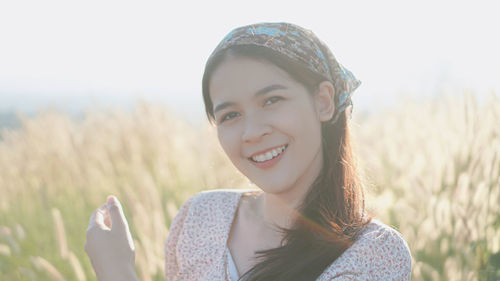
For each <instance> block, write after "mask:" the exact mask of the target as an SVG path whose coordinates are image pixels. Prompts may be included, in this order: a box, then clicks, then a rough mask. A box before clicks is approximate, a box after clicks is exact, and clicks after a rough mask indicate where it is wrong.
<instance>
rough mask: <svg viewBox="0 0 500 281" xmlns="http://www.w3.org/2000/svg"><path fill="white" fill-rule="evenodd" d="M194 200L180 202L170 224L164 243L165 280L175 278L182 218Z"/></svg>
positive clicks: (182, 223)
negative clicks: (179, 206)
mask: <svg viewBox="0 0 500 281" xmlns="http://www.w3.org/2000/svg"><path fill="white" fill-rule="evenodd" d="M193 201H194V197H191V198H190V199H188V200H187V201H186V202H184V204H182V206H181V208H180V209H179V212H178V213H177V215H176V216H175V217H174V219H173V220H172V223H171V224H170V230H169V235H168V238H167V241H166V243H165V277H166V280H167V281H173V280H176V278H177V277H176V276H177V275H178V272H179V267H178V263H177V242H178V239H179V235H180V234H181V231H182V228H183V226H184V220H185V219H186V216H187V214H188V210H189V207H190V206H191V204H192V203H193Z"/></svg>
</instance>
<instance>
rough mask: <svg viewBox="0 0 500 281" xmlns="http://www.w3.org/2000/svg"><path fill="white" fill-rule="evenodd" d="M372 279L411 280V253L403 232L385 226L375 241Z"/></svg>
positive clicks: (371, 268)
mask: <svg viewBox="0 0 500 281" xmlns="http://www.w3.org/2000/svg"><path fill="white" fill-rule="evenodd" d="M373 242H374V243H373V246H374V247H373V252H372V253H373V256H372V259H371V267H370V272H369V273H370V274H369V275H370V276H371V278H372V279H371V280H380V281H382V280H392V281H407V280H408V281H409V280H410V278H411V267H412V265H411V263H412V261H411V254H410V249H409V248H408V245H407V244H406V241H405V240H404V239H403V237H402V236H401V234H399V232H397V231H396V230H394V229H392V228H390V227H384V228H383V230H382V231H381V234H380V235H379V236H377V237H376V238H375V239H374V241H373Z"/></svg>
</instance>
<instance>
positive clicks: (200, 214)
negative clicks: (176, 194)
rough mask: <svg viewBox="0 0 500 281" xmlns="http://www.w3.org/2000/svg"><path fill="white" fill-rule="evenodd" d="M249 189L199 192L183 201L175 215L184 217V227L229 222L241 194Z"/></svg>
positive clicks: (198, 227)
mask: <svg viewBox="0 0 500 281" xmlns="http://www.w3.org/2000/svg"><path fill="white" fill-rule="evenodd" d="M251 191H252V190H246V189H214V190H207V191H202V192H199V193H197V194H195V195H193V196H192V197H191V198H189V199H188V200H186V202H184V204H183V205H182V206H181V208H180V209H179V213H178V214H177V216H180V217H184V218H185V219H184V221H183V224H184V226H185V227H187V226H196V227H194V228H193V229H200V227H211V226H213V225H216V224H218V225H220V224H230V223H231V221H232V218H233V214H234V212H235V210H236V208H237V207H238V202H239V200H240V198H241V196H242V195H243V194H245V193H247V192H251Z"/></svg>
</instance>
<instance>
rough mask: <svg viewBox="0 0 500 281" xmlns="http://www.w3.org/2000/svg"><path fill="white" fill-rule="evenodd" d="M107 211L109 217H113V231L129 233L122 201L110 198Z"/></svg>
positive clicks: (113, 197) (111, 196)
mask: <svg viewBox="0 0 500 281" xmlns="http://www.w3.org/2000/svg"><path fill="white" fill-rule="evenodd" d="M107 209H108V212H109V216H110V217H111V231H123V232H127V231H128V224H127V219H126V218H125V215H124V214H123V209H122V206H121V204H120V201H118V199H117V198H116V197H115V196H113V195H110V196H108V199H107Z"/></svg>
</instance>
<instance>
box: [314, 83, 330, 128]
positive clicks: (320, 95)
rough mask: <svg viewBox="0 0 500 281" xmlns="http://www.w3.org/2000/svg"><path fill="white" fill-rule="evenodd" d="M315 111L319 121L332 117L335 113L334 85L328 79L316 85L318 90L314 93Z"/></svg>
mask: <svg viewBox="0 0 500 281" xmlns="http://www.w3.org/2000/svg"><path fill="white" fill-rule="evenodd" d="M314 103H315V105H316V113H317V114H318V119H319V121H321V122H325V121H328V120H330V119H332V117H333V114H334V113H335V87H334V86H333V84H332V82H330V81H323V82H321V83H319V85H318V92H317V93H316V95H314Z"/></svg>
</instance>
